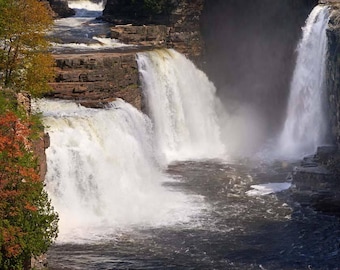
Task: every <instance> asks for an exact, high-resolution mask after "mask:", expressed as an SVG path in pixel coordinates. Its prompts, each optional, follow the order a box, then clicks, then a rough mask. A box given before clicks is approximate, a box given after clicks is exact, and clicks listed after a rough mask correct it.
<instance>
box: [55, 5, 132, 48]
mask: <svg viewBox="0 0 340 270" xmlns="http://www.w3.org/2000/svg"><path fill="white" fill-rule="evenodd" d="M68 6H69V7H70V8H72V9H73V10H74V11H75V13H76V14H75V15H74V16H72V17H67V18H62V19H58V20H55V22H54V29H53V32H51V33H50V35H51V37H52V40H53V41H54V42H52V45H53V49H54V52H60V51H65V50H71V51H72V50H74V51H79V50H83V51H88V50H110V49H112V48H117V47H126V46H129V45H126V44H123V43H121V42H120V41H118V40H116V39H112V38H109V37H106V36H107V34H108V33H109V32H110V25H108V24H106V23H105V22H102V21H100V20H96V18H97V17H100V16H101V15H102V12H103V9H104V1H101V2H98V3H94V2H91V1H89V0H80V1H75V0H69V1H68Z"/></svg>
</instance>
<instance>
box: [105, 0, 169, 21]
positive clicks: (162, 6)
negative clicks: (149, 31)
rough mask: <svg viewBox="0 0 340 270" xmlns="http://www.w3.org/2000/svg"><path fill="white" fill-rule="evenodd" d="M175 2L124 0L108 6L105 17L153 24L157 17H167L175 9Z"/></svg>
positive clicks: (164, 0)
mask: <svg viewBox="0 0 340 270" xmlns="http://www.w3.org/2000/svg"><path fill="white" fill-rule="evenodd" d="M174 6H175V5H174V1H173V0H124V1H111V2H110V3H108V4H107V6H106V8H105V10H104V15H110V16H114V17H115V18H116V19H123V20H127V21H129V20H136V19H138V21H139V22H140V21H145V22H153V21H154V17H155V16H157V15H167V14H169V13H171V11H172V10H173V8H174Z"/></svg>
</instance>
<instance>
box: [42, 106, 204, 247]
mask: <svg viewBox="0 0 340 270" xmlns="http://www.w3.org/2000/svg"><path fill="white" fill-rule="evenodd" d="M36 106H37V107H38V110H40V111H42V112H43V121H44V125H45V126H46V131H47V132H48V133H49V135H50V140H51V146H50V147H49V148H48V149H47V151H46V154H47V165H48V172H47V176H46V189H47V191H48V193H49V196H50V198H51V199H52V203H53V205H54V206H55V208H56V210H57V211H58V213H59V215H60V224H59V228H60V234H59V238H58V241H67V242H70V241H77V242H79V241H81V239H84V240H93V239H96V236H98V237H103V236H107V234H110V233H113V232H114V230H117V229H122V228H124V229H126V228H129V227H131V226H135V225H139V226H143V225H148V226H158V225H171V224H174V223H180V222H188V221H189V220H190V218H191V217H192V216H193V215H195V214H197V211H198V210H197V209H199V208H201V207H202V205H200V206H198V205H199V204H200V203H199V201H200V198H199V197H195V196H189V195H184V194H182V193H178V192H175V191H171V190H169V189H168V188H167V189H166V188H165V187H164V186H162V183H164V182H165V181H174V180H173V179H169V178H167V177H166V176H165V175H164V174H162V173H161V170H160V167H159V165H158V161H157V160H156V158H155V156H156V155H155V153H154V147H153V145H152V137H151V136H152V130H151V126H152V125H151V122H150V119H149V118H148V117H147V116H145V115H144V114H142V113H141V112H139V111H138V110H137V109H135V108H134V107H132V106H131V105H129V104H127V103H125V102H123V101H121V100H118V101H116V102H114V103H112V106H111V108H109V109H105V110H104V109H101V110H98V109H88V108H84V107H81V106H78V105H76V104H74V103H71V102H63V101H48V100H40V101H37V103H36ZM197 203H198V204H197ZM196 207H198V208H196Z"/></svg>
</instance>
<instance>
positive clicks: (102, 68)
mask: <svg viewBox="0 0 340 270" xmlns="http://www.w3.org/2000/svg"><path fill="white" fill-rule="evenodd" d="M55 59H56V79H55V82H53V83H51V86H52V88H53V91H52V92H51V93H50V94H49V95H48V96H49V97H53V98H61V99H69V100H76V101H77V102H79V103H81V104H82V105H84V106H90V107H103V106H105V104H106V103H107V102H111V101H113V100H114V99H116V98H122V99H124V100H125V101H126V102H129V103H131V104H132V105H134V106H135V107H136V108H138V109H141V106H142V104H141V92H140V88H139V82H138V68H137V62H136V54H135V53H94V54H64V55H56V56H55Z"/></svg>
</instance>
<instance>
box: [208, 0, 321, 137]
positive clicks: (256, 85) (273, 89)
mask: <svg viewBox="0 0 340 270" xmlns="http://www.w3.org/2000/svg"><path fill="white" fill-rule="evenodd" d="M315 5H317V0H299V1H296V0H253V1H247V0H215V1H213V2H211V1H206V3H205V6H204V10H203V16H202V33H203V39H204V41H205V46H206V53H205V59H204V61H205V65H204V69H205V71H206V73H207V74H208V76H209V78H210V79H211V80H212V81H213V82H214V83H215V85H216V87H217V89H218V94H219V96H220V97H221V98H222V100H223V103H224V104H226V106H227V108H228V110H229V111H230V113H233V112H234V111H237V110H238V108H239V107H252V110H253V111H255V112H256V113H257V114H258V118H259V119H265V121H264V123H263V129H265V130H264V132H266V133H267V135H269V136H271V135H273V134H275V133H276V132H278V131H279V129H280V127H282V124H283V121H284V118H285V110H286V107H287V100H288V95H289V89H290V81H291V78H292V73H293V70H294V66H295V61H296V50H295V49H296V46H297V44H298V41H299V38H300V37H301V35H302V31H301V27H302V26H303V25H304V22H305V20H306V18H307V16H308V14H309V13H310V11H311V10H312V9H313V7H314V6H315Z"/></svg>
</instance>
